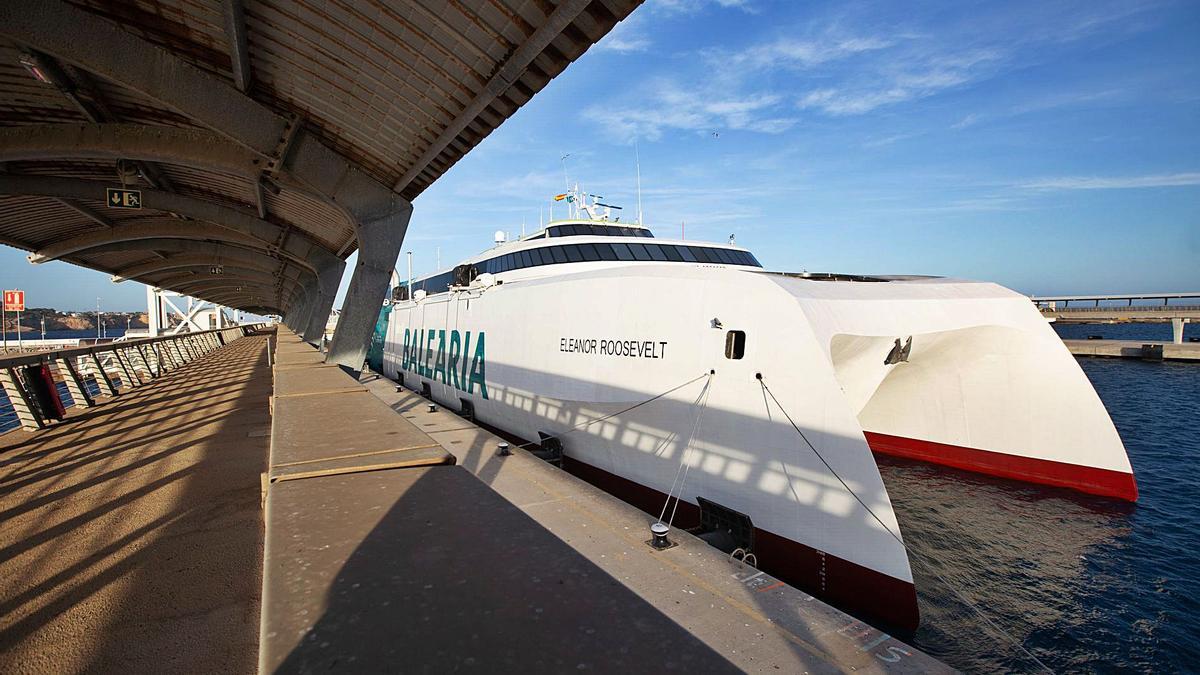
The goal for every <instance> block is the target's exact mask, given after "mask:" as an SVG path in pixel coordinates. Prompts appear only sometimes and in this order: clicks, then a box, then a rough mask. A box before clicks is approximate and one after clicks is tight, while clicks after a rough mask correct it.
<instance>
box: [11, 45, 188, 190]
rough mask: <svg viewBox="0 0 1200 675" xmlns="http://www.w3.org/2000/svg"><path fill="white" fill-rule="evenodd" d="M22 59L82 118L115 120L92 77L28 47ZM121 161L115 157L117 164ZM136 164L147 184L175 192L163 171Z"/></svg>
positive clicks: (150, 164)
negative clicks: (68, 71)
mask: <svg viewBox="0 0 1200 675" xmlns="http://www.w3.org/2000/svg"><path fill="white" fill-rule="evenodd" d="M23 58H30V59H32V60H33V61H34V62H35V64H36V65H37V67H38V68H39V69H41V71H42V74H43V75H45V76H46V79H47V80H49V84H50V85H51V86H53V87H54V88H55V89H58V91H59V92H60V93H62V95H63V96H64V97H66V99H67V100H68V101H70V102H71V103H72V104H74V105H75V107H76V108H77V109H78V110H79V113H80V114H81V115H83V117H84V119H87V120H88V121H89V122H116V121H118V120H117V116H116V115H114V114H113V112H112V109H111V108H109V106H108V102H107V101H106V100H105V99H104V97H103V96H102V95H101V94H100V92H99V90H97V89H96V86H95V84H93V83H92V80H91V78H90V77H89V76H88V74H87V73H86V72H82V71H79V70H76V71H75V76H74V77H72V76H71V74H70V73H67V72H66V71H65V70H63V67H62V65H61V64H59V62H58V60H57V59H55V58H54V57H52V56H49V55H47V54H43V53H41V52H39V51H37V50H32V49H31V50H29V51H28V52H27V54H26V55H25V56H24V57H23ZM80 90H82V91H83V93H84V94H86V95H87V98H86V99H84V98H81V97H80V96H79V91H80ZM119 163H120V160H118V167H119ZM134 165H135V167H136V168H137V171H138V173H139V174H141V176H142V178H144V179H145V180H146V182H147V183H149V185H150V187H153V188H156V189H160V190H167V191H170V192H174V188H173V186H172V185H171V182H170V181H169V180H167V178H166V176H164V175H163V174H162V171H160V170H159V169H158V167H157V166H155V165H154V164H153V163H151V162H135V163H134Z"/></svg>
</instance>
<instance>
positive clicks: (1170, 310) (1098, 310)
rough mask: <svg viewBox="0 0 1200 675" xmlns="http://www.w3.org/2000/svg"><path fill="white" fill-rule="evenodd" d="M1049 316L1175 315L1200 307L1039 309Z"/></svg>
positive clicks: (1044, 307)
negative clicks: (1123, 313) (1089, 314)
mask: <svg viewBox="0 0 1200 675" xmlns="http://www.w3.org/2000/svg"><path fill="white" fill-rule="evenodd" d="M1038 309H1040V310H1042V312H1043V313H1047V314H1051V313H1053V314H1077V313H1078V314H1085V313H1088V312H1091V313H1108V312H1114V313H1115V312H1150V313H1153V314H1174V313H1177V312H1200V305H1118V306H1113V307H1105V306H1103V305H1101V306H1099V307H1057V308H1055V307H1048V306H1046V305H1042V306H1040V307H1038Z"/></svg>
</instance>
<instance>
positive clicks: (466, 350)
mask: <svg viewBox="0 0 1200 675" xmlns="http://www.w3.org/2000/svg"><path fill="white" fill-rule="evenodd" d="M462 353H463V360H462V379H461V380H460V381H461V382H462V386H461V387H459V389H462V390H463V391H466V389H467V367H468V366H470V365H471V360H470V359H468V358H467V354H470V353H471V331H467V336H466V337H465V338H464V339H463V350H462Z"/></svg>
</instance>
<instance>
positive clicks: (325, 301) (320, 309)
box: [301, 253, 362, 345]
mask: <svg viewBox="0 0 1200 675" xmlns="http://www.w3.org/2000/svg"><path fill="white" fill-rule="evenodd" d="M359 255H362V254H361V253H360V254H359ZM345 270H346V261H345V260H337V261H336V262H330V263H329V264H327V265H326V266H325V267H323V268H321V270H319V271H318V272H317V286H316V293H312V292H310V293H309V296H311V297H314V301H313V302H312V304H311V307H310V311H309V315H308V321H306V322H305V323H304V324H303V325H301V328H302V329H304V335H303V337H304V341H305V342H308V343H311V344H318V345H319V344H320V343H321V338H323V337H324V336H325V324H326V323H328V322H329V313H330V312H331V311H333V300H334V298H335V297H336V296H337V291H338V285H339V284H341V283H342V273H343V272H345Z"/></svg>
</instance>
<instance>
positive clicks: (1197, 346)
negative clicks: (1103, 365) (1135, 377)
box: [1063, 340, 1200, 362]
mask: <svg viewBox="0 0 1200 675" xmlns="http://www.w3.org/2000/svg"><path fill="white" fill-rule="evenodd" d="M1063 344H1065V345H1066V346H1067V349H1069V350H1070V351H1071V353H1072V354H1074V355H1075V356H1100V357H1107V358H1118V359H1142V360H1148V361H1191V362H1200V342H1178V343H1171V342H1143V341H1141V340H1063Z"/></svg>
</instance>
